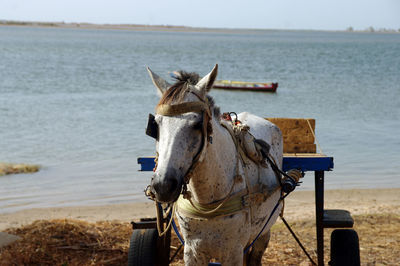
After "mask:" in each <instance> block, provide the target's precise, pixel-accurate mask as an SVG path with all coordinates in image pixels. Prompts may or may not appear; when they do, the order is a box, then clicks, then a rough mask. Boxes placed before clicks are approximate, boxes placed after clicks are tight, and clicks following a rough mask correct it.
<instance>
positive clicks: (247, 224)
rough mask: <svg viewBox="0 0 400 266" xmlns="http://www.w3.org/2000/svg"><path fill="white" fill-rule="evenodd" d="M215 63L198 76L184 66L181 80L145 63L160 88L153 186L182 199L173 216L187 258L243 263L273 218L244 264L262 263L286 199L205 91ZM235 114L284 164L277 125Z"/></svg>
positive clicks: (162, 196) (162, 198)
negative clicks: (243, 148)
mask: <svg viewBox="0 0 400 266" xmlns="http://www.w3.org/2000/svg"><path fill="white" fill-rule="evenodd" d="M217 69H218V65H216V66H215V67H214V69H213V70H212V71H211V72H210V73H209V74H208V75H206V76H205V77H203V78H202V79H201V80H199V77H198V75H197V74H193V73H186V72H179V73H177V82H176V83H175V84H173V85H170V84H168V82H166V81H165V80H163V79H162V78H160V77H159V76H158V75H156V74H155V73H153V72H152V71H151V70H150V69H149V68H148V71H149V73H150V76H151V78H152V80H153V83H154V85H155V86H156V87H157V89H158V92H159V94H160V95H161V100H160V102H159V104H158V105H157V108H156V116H155V123H156V125H157V128H158V132H156V133H157V156H158V162H157V166H156V169H155V173H154V176H153V178H152V182H151V191H152V192H153V193H154V195H155V198H156V200H157V201H159V202H162V203H173V202H176V201H177V200H178V198H179V200H178V204H177V209H176V215H177V217H178V220H179V225H180V229H181V231H182V234H183V237H184V240H185V246H184V260H185V265H207V264H208V262H209V261H210V260H212V259H215V260H216V261H218V262H221V264H222V265H243V263H244V261H245V258H246V257H244V250H245V249H246V247H248V245H249V244H250V243H251V242H252V241H253V240H254V239H255V238H256V236H257V234H259V232H260V231H261V229H262V227H263V226H264V225H265V223H266V221H267V219H268V218H270V220H269V222H268V224H267V225H266V227H265V230H264V231H263V233H262V234H261V236H260V237H259V238H258V239H257V241H255V243H254V245H253V246H252V247H251V249H250V251H249V252H248V254H247V255H248V257H247V263H249V264H250V265H260V264H261V257H262V255H263V253H264V251H265V249H266V248H267V245H268V241H269V236H270V228H271V226H272V225H273V224H274V223H275V221H276V219H277V217H278V215H279V213H280V211H281V209H282V205H283V204H282V203H278V202H280V201H279V200H280V197H281V188H280V185H279V180H278V179H279V177H277V174H276V173H275V172H274V171H273V170H272V168H271V166H270V165H264V166H263V167H260V165H258V164H256V163H254V162H253V161H252V160H248V158H244V159H243V158H241V157H243V154H241V153H240V152H239V151H238V145H237V144H235V141H234V137H233V136H232V135H231V134H230V132H229V131H228V130H227V128H226V127H224V126H223V125H222V124H221V123H222V122H221V117H220V113H219V108H218V107H216V106H215V105H214V101H213V100H212V98H211V97H210V96H208V95H207V93H208V91H209V90H210V89H211V88H212V86H213V83H214V81H215V79H216V76H217ZM238 118H239V120H240V121H241V122H242V123H243V124H246V125H248V126H249V127H250V132H251V134H252V135H253V136H254V137H255V138H256V139H261V140H263V141H265V142H266V143H268V144H269V146H270V150H269V154H270V158H271V157H272V159H273V160H274V161H275V162H276V164H277V166H278V167H279V168H281V167H282V147H283V144H282V134H281V132H280V130H279V129H278V127H276V126H275V125H274V124H272V123H270V122H269V121H267V120H265V119H263V118H261V117H257V116H255V115H252V114H250V113H241V114H239V115H238ZM181 193H184V194H185V198H186V199H185V198H183V197H182V195H181V196H180V194H181ZM260 195H261V197H260ZM188 199H190V201H188ZM238 202H239V203H238ZM238 204H239V205H240V207H237V206H238ZM193 205H195V206H194V207H193ZM219 205H223V206H222V207H221V206H219ZM233 205H234V207H232V206H233ZM185 206H186V207H187V206H189V207H187V208H186V207H185ZM218 206H219V207H220V208H219V209H218V210H215V209H216V208H217V207H218ZM208 207H209V208H208ZM274 207H276V211H275V212H274V213H273V215H272V216H271V217H270V215H271V213H272V210H273V209H274ZM197 209H200V211H199V212H198V214H196V210H197ZM193 211H194V214H193Z"/></svg>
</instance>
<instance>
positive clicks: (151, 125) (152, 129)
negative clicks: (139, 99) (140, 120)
mask: <svg viewBox="0 0 400 266" xmlns="http://www.w3.org/2000/svg"><path fill="white" fill-rule="evenodd" d="M146 135H147V136H150V137H152V138H154V139H158V125H157V123H156V120H155V116H154V115H152V114H149V120H148V121H147V128H146Z"/></svg>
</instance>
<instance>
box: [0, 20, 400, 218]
mask: <svg viewBox="0 0 400 266" xmlns="http://www.w3.org/2000/svg"><path fill="white" fill-rule="evenodd" d="M215 63H218V64H219V67H220V68H219V69H220V71H219V78H220V79H235V80H251V81H265V80H271V81H277V82H279V88H278V92H277V93H276V94H261V93H253V92H230V91H213V92H212V93H211V94H212V95H213V96H214V98H215V100H216V102H217V104H218V105H219V106H220V107H221V109H222V111H235V112H242V111H249V112H252V113H254V114H257V115H260V116H264V117H300V118H301V117H308V118H310V117H311V118H315V119H316V120H317V138H318V140H319V142H320V144H321V146H322V149H323V152H324V153H326V154H328V155H332V156H334V158H335V169H334V171H333V172H330V173H328V174H327V175H326V177H327V185H326V187H327V188H328V189H329V188H375V187H400V174H399V171H398V166H399V163H398V161H399V160H400V155H399V152H400V137H399V134H400V120H399V119H400V34H368V33H327V32H283V31H256V32H248V33H247V34H244V33H241V34H224V33H161V32H132V31H116V30H115V31H109V30H79V29H55V28H43V29H41V28H18V27H0V161H4V162H23V163H34V164H41V165H42V166H43V168H42V170H41V171H40V172H39V173H36V174H29V175H12V176H3V177H0V212H8V211H14V210H18V209H23V208H33V207H47V206H66V205H88V204H107V203H118V202H129V201H135V200H136V201H137V200H144V199H145V198H144V196H143V193H142V191H143V189H144V187H145V186H146V184H148V182H149V177H150V173H148V172H143V173H142V172H138V169H139V166H138V165H137V162H136V159H137V157H139V156H146V155H147V156H148V155H152V154H153V153H154V141H153V140H152V139H151V138H149V137H147V136H146V135H145V134H144V128H145V126H146V118H147V114H148V113H151V112H153V110H154V106H155V105H156V103H157V100H158V97H157V95H156V91H155V88H154V87H153V84H152V83H151V81H150V79H149V77H148V76H147V72H146V70H145V66H150V67H151V68H152V69H153V70H154V71H155V72H158V73H159V74H161V75H163V76H164V77H168V71H170V70H176V69H185V70H188V71H197V72H199V73H200V74H201V75H204V74H206V73H208V71H210V70H211V68H212V66H213V65H214V64H215ZM305 179H306V180H305V184H304V186H303V189H312V188H313V183H312V181H313V176H312V175H311V174H308V175H306V178H305Z"/></svg>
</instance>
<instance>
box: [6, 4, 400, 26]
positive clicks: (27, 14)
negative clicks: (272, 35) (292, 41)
mask: <svg viewBox="0 0 400 266" xmlns="http://www.w3.org/2000/svg"><path fill="white" fill-rule="evenodd" d="M0 19H6V20H25V21H65V22H90V23H128V24H150V25H184V26H194V27H223V28H267V29H326V30H344V29H346V28H347V27H349V26H352V27H353V28H354V29H366V28H367V27H370V26H373V27H374V28H376V29H379V28H392V29H396V30H398V29H400V0H240V1H239V0H226V1H220V0H201V1H200V0H197V1H190V0H186V1H184V0H141V1H137V0H0Z"/></svg>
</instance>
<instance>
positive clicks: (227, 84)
mask: <svg viewBox="0 0 400 266" xmlns="http://www.w3.org/2000/svg"><path fill="white" fill-rule="evenodd" d="M213 88H215V89H225V90H245V91H262V92H276V89H277V88H278V83H273V82H267V83H265V82H249V81H233V80H217V81H215V82H214V85H213Z"/></svg>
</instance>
